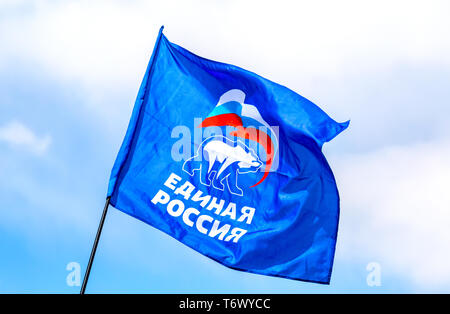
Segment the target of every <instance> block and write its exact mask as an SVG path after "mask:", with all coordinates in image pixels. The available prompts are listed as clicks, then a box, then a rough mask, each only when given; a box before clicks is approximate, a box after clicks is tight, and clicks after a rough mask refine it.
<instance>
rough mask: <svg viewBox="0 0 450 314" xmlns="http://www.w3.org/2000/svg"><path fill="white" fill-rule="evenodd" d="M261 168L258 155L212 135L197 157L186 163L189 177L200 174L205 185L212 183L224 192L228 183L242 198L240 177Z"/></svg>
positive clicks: (238, 143) (243, 146) (239, 142)
mask: <svg viewBox="0 0 450 314" xmlns="http://www.w3.org/2000/svg"><path fill="white" fill-rule="evenodd" d="M202 152H203V156H202ZM201 157H203V158H201ZM206 162H208V166H207V167H206ZM261 165H262V162H261V161H260V160H259V158H258V156H257V155H256V154H255V152H254V151H253V150H252V149H250V148H248V147H247V146H246V145H245V144H244V143H242V142H241V141H239V140H238V141H231V140H229V139H228V138H226V137H223V136H213V137H210V138H207V139H206V140H204V141H203V142H202V144H200V146H199V148H198V150H197V154H196V155H195V156H194V157H191V158H189V159H188V160H186V161H185V163H184V164H183V171H185V172H187V173H188V174H189V175H190V176H193V175H194V174H195V172H196V171H197V173H198V174H199V175H200V182H201V183H202V184H204V185H207V186H211V180H212V186H213V187H214V188H215V189H218V190H222V191H223V190H224V181H225V182H226V183H227V186H228V190H229V191H230V193H232V194H235V195H239V196H242V195H243V191H242V189H241V188H240V187H239V186H238V174H243V173H249V172H256V171H258V170H259V168H260V167H261ZM213 173H214V177H211V175H212V174H213Z"/></svg>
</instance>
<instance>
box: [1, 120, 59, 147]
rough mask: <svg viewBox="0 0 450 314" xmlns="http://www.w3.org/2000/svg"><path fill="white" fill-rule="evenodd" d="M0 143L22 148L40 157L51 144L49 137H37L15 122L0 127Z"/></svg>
mask: <svg viewBox="0 0 450 314" xmlns="http://www.w3.org/2000/svg"><path fill="white" fill-rule="evenodd" d="M0 141H2V142H6V143H9V144H11V145H14V146H20V147H23V148H25V149H27V150H29V151H31V152H32V153H35V154H38V155H42V154H44V153H45V152H46V151H47V149H48V148H49V146H50V144H51V137H50V135H45V136H42V137H40V136H37V135H36V134H34V133H33V131H31V130H30V129H29V128H28V127H26V126H25V125H23V124H22V123H20V122H17V121H11V122H9V123H7V124H5V125H3V126H0Z"/></svg>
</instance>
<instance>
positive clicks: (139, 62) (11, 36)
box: [0, 0, 450, 120]
mask: <svg viewBox="0 0 450 314" xmlns="http://www.w3.org/2000/svg"><path fill="white" fill-rule="evenodd" d="M31 3H33V5H32V4H31ZM20 4H21V5H23V6H25V5H26V6H28V7H30V6H31V7H33V9H28V10H16V11H11V13H9V12H8V11H6V13H8V14H4V15H3V16H2V18H1V20H0V39H1V41H2V47H1V48H0V66H1V64H2V63H3V64H7V63H8V60H9V58H11V57H12V56H13V57H15V58H25V59H27V60H33V61H35V62H37V63H39V64H40V65H42V66H44V68H46V69H48V71H49V73H53V74H54V75H56V76H57V77H58V78H61V79H65V80H67V82H68V83H70V82H73V80H76V81H79V82H81V84H82V90H80V93H86V97H87V99H88V100H89V101H88V103H89V106H90V108H91V109H92V110H95V111H98V112H99V113H101V114H106V117H108V118H110V117H112V118H117V117H120V118H121V117H122V116H123V114H124V113H127V115H126V116H129V113H130V106H131V104H132V103H133V100H134V97H135V95H136V92H137V89H138V86H139V83H140V80H141V78H142V76H143V72H144V70H145V66H146V63H147V62H148V59H149V56H150V53H151V51H152V47H153V44H154V40H155V38H156V34H157V30H158V28H159V26H160V25H162V24H165V25H166V31H165V32H166V34H167V36H168V37H169V39H171V40H172V41H174V42H177V43H179V44H181V45H183V46H185V47H186V48H188V49H191V50H193V51H194V52H196V53H198V54H200V55H202V56H205V57H209V58H213V59H216V60H220V61H225V62H230V63H234V64H237V65H241V66H244V67H245V68H248V69H250V70H254V71H256V72H257V73H260V74H262V75H264V76H267V77H268V78H271V79H273V80H275V81H279V82H281V83H284V84H285V85H287V86H289V87H291V88H293V89H295V90H299V91H302V90H304V88H305V86H308V85H309V84H311V81H310V78H311V77H321V76H322V77H332V78H336V79H337V78H339V77H341V76H343V75H346V74H348V73H358V74H361V73H363V72H364V71H373V70H375V71H384V70H385V69H386V68H389V67H390V66H391V65H392V64H394V63H396V62H409V63H415V64H417V63H424V64H435V65H438V66H445V67H449V66H450V57H449V56H450V37H449V36H447V30H448V29H450V20H449V19H448V18H447V14H446V12H449V11H450V4H449V3H448V1H427V2H426V3H425V2H423V1H395V2H392V1H387V0H381V1H377V2H376V3H373V4H368V3H367V2H362V1H356V0H346V1H340V2H336V1H331V0H330V1H313V2H311V1H305V2H303V1H277V2H276V3H275V2H273V1H226V2H221V1H199V0H193V1H151V2H150V1H95V2H93V1H63V2H62V1H57V2H55V1H33V2H31V1H27V2H19V5H18V7H20ZM10 6H11V5H9V7H10ZM117 99H119V100H120V101H121V102H116V100H117ZM105 120H108V119H105Z"/></svg>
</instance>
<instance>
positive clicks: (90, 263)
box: [80, 196, 111, 294]
mask: <svg viewBox="0 0 450 314" xmlns="http://www.w3.org/2000/svg"><path fill="white" fill-rule="evenodd" d="M110 200H111V197H110V196H108V197H107V198H106V202H105V207H104V208H103V214H102V218H101V219H100V223H99V225H98V229H97V235H96V236H95V240H94V245H93V246H92V250H91V256H90V257H89V262H88V265H87V268H86V273H85V274H84V279H83V284H82V285H81V290H80V294H84V292H85V291H86V285H87V282H88V280H89V274H90V273H91V267H92V263H93V262H94V257H95V252H96V251H97V246H98V242H99V240H100V235H101V234H102V229H103V224H104V223H105V218H106V214H107V213H108V207H109V201H110Z"/></svg>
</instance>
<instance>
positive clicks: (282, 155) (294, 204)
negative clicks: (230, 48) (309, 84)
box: [108, 28, 348, 284]
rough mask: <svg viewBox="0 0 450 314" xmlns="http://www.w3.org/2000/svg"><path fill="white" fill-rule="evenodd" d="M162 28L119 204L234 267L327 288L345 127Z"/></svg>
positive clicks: (117, 174) (136, 116)
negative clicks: (331, 146)
mask: <svg viewBox="0 0 450 314" xmlns="http://www.w3.org/2000/svg"><path fill="white" fill-rule="evenodd" d="M162 29H163V28H161V30H160V32H159V35H158V38H157V41H156V44H155V48H154V51H153V54H152V57H151V59H150V62H149V65H148V67H147V70H146V72H145V76H144V79H143V81H142V84H141V87H140V90H139V93H138V96H137V99H136V103H135V106H134V110H133V113H132V116H131V120H130V123H129V126H128V130H127V132H126V135H125V139H124V141H123V143H122V146H121V148H120V151H119V153H118V156H117V158H116V162H115V164H114V167H113V169H112V172H111V177H110V181H109V188H108V196H109V197H110V202H111V204H112V205H113V206H114V207H115V208H117V209H119V210H120V211H123V212H125V213H127V214H129V215H131V216H133V217H136V218H137V219H140V220H141V221H143V222H145V223H147V224H149V225H151V226H153V227H155V228H157V229H159V230H161V231H163V232H165V233H167V234H168V235H170V236H172V237H174V238H175V239H177V240H179V241H180V242H182V243H184V244H185V245H187V246H189V247H191V248H193V249H194V250H196V251H198V252H200V253H202V254H204V255H206V256H208V257H210V258H212V259H213V260H215V261H217V262H219V263H221V264H223V265H225V266H228V267H230V268H233V269H237V270H242V271H247V272H251V273H257V274H263V275H270V276H278V277H284V278H290V279H296V280H303V281H309V282H317V283H325V284H329V282H330V276H331V270H332V265H333V260H334V252H335V246H336V237H337V230H338V220H339V195H338V190H337V187H336V182H335V179H334V176H333V173H332V171H331V169H330V167H329V165H328V163H327V161H326V159H325V157H324V155H323V153H322V146H323V144H324V143H325V142H328V141H330V140H331V139H333V138H334V137H335V136H336V135H338V134H339V133H340V132H342V131H343V130H344V129H346V128H347V126H348V122H346V123H337V122H335V121H334V120H332V119H331V118H330V117H329V116H328V115H327V114H326V113H324V112H323V111H322V110H321V109H320V108H319V107H317V106H316V105H315V104H313V103H312V102H310V101H308V100H307V99H305V98H304V97H302V96H300V95H298V94H297V93H295V92H293V91H291V90H289V89H288V88H286V87H284V86H281V85H279V84H276V83H274V82H271V81H269V80H267V79H265V78H262V77H261V76H258V75H256V74H255V73H252V72H249V71H246V70H244V69H242V68H239V67H236V66H233V65H230V64H225V63H220V62H215V61H211V60H207V59H205V58H202V57H199V56H197V55H195V54H193V53H191V52H189V51H187V50H186V49H184V48H182V47H180V46H178V45H175V44H173V43H171V42H169V40H168V39H167V38H166V37H165V36H164V34H163V33H162Z"/></svg>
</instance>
